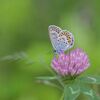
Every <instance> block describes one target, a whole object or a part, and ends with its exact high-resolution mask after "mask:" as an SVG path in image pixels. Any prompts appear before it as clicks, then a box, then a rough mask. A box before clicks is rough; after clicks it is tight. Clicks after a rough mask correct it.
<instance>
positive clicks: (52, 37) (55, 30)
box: [48, 25, 62, 51]
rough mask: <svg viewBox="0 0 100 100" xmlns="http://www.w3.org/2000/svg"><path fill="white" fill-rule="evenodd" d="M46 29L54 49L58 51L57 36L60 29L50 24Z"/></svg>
mask: <svg viewBox="0 0 100 100" xmlns="http://www.w3.org/2000/svg"><path fill="white" fill-rule="evenodd" d="M48 30H49V36H50V40H51V43H52V46H53V48H54V50H56V51H59V50H60V47H59V41H58V40H59V39H58V37H59V34H60V32H61V31H62V29H61V28H60V27H58V26H55V25H50V26H49V28H48Z"/></svg>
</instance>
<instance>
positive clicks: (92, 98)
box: [80, 84, 100, 100]
mask: <svg viewBox="0 0 100 100" xmlns="http://www.w3.org/2000/svg"><path fill="white" fill-rule="evenodd" d="M80 91H81V92H82V93H83V94H85V95H87V96H88V97H89V98H90V100H100V98H99V97H98V96H97V94H96V93H95V91H93V90H92V89H91V88H90V87H89V86H87V85H85V84H81V85H80Z"/></svg>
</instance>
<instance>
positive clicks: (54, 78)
mask: <svg viewBox="0 0 100 100" xmlns="http://www.w3.org/2000/svg"><path fill="white" fill-rule="evenodd" d="M36 79H38V80H57V79H58V77H57V76H40V77H36Z"/></svg>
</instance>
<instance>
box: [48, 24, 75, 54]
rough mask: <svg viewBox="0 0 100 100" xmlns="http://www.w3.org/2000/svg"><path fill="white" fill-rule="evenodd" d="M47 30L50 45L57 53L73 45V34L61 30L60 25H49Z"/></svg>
mask: <svg viewBox="0 0 100 100" xmlns="http://www.w3.org/2000/svg"><path fill="white" fill-rule="evenodd" d="M48 30H49V36H50V40H51V43H52V46H53V48H54V51H55V52H56V53H57V54H60V53H62V52H64V51H66V50H68V49H70V48H72V47H73V45H74V36H73V34H72V33H71V32H69V31H67V30H62V29H61V28H60V27H58V26H55V25H50V26H49V27H48Z"/></svg>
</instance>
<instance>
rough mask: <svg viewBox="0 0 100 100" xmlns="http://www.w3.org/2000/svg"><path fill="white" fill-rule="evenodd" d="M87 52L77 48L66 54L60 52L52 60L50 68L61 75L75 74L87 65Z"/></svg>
mask: <svg viewBox="0 0 100 100" xmlns="http://www.w3.org/2000/svg"><path fill="white" fill-rule="evenodd" d="M89 65H90V63H89V59H88V56H87V54H86V53H85V52H84V51H83V50H82V49H80V48H77V49H75V50H73V51H71V52H69V53H68V54H65V53H61V54H59V55H58V57H54V59H53V60H52V64H51V66H52V68H53V69H54V71H55V72H57V73H58V74H59V75H61V76H77V75H79V74H81V73H82V72H84V71H85V70H86V69H87V68H88V67H89Z"/></svg>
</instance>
